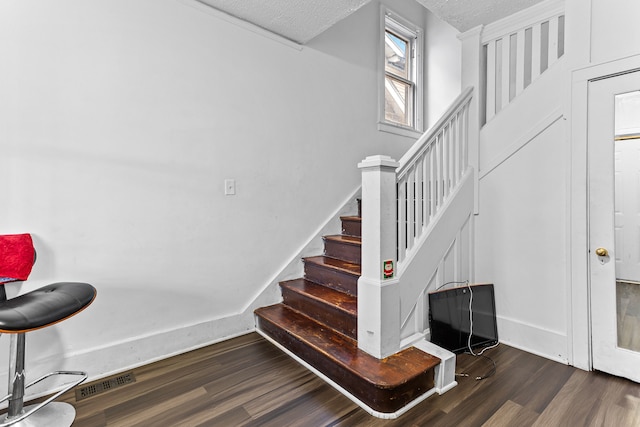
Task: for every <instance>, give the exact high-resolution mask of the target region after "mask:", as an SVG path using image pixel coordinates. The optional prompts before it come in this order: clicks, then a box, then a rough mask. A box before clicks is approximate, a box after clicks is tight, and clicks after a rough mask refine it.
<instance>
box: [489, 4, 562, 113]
mask: <svg viewBox="0 0 640 427" xmlns="http://www.w3.org/2000/svg"><path fill="white" fill-rule="evenodd" d="M564 27H565V22H564V1H563V0H547V1H544V2H541V3H538V4H536V5H535V6H533V7H530V8H528V9H525V10H523V11H522V12H518V13H516V14H514V15H511V16H509V17H507V18H504V19H502V20H500V21H497V22H494V23H492V24H489V25H487V26H485V27H484V28H482V32H481V36H480V43H481V46H482V55H481V60H482V62H483V63H484V64H485V67H484V73H483V74H484V79H483V80H484V81H483V82H482V83H481V87H482V92H483V94H484V97H483V98H484V103H483V107H484V114H482V116H483V117H482V120H481V122H482V124H484V123H487V122H488V121H490V120H491V119H492V118H493V117H494V116H495V115H496V114H497V113H499V112H500V110H502V109H503V108H505V107H506V106H507V105H508V104H509V103H510V102H512V101H513V99H514V98H515V97H516V96H517V95H519V94H520V93H521V92H522V91H523V90H524V89H525V88H527V87H528V86H529V85H530V84H531V83H532V82H533V81H535V80H536V78H538V77H539V76H540V74H542V73H544V72H545V71H546V70H547V69H548V68H549V67H551V65H553V63H555V62H556V61H557V60H558V59H559V58H560V57H562V56H563V55H564V32H565V28H564Z"/></svg>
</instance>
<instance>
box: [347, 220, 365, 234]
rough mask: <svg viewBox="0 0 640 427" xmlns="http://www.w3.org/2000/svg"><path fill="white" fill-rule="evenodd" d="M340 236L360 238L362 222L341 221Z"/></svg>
mask: <svg viewBox="0 0 640 427" xmlns="http://www.w3.org/2000/svg"><path fill="white" fill-rule="evenodd" d="M342 234H346V235H347V236H358V237H361V236H362V222H360V221H350V220H345V219H343V220H342Z"/></svg>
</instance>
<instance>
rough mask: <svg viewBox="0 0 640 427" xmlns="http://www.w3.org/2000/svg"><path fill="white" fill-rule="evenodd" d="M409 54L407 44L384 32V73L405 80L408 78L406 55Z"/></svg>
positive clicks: (401, 39)
mask: <svg viewBox="0 0 640 427" xmlns="http://www.w3.org/2000/svg"><path fill="white" fill-rule="evenodd" d="M408 52H409V42H408V41H407V40H405V39H403V38H401V37H399V36H397V35H396V34H394V33H392V32H390V31H388V30H387V31H385V33H384V56H385V65H384V68H385V71H386V72H387V73H392V74H395V75H396V76H400V77H403V78H405V79H407V80H409V79H410V76H409V66H408V63H407V53H408Z"/></svg>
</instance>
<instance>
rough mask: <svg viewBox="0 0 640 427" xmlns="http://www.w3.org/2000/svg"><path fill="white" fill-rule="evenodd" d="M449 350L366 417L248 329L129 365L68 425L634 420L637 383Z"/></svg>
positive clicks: (639, 413)
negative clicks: (441, 386) (448, 361)
mask: <svg viewBox="0 0 640 427" xmlns="http://www.w3.org/2000/svg"><path fill="white" fill-rule="evenodd" d="M485 354H486V355H487V356H489V357H491V358H492V359H493V360H494V361H495V362H496V364H497V370H496V373H495V375H493V376H491V377H489V378H487V379H485V380H481V381H476V380H475V377H476V376H482V375H484V374H486V373H488V372H489V371H490V370H491V368H492V364H491V363H490V361H489V360H487V359H484V358H474V357H472V356H468V355H461V356H459V357H458V369H457V371H458V372H460V373H462V372H466V373H468V374H469V377H460V378H458V386H457V387H455V388H454V389H452V390H451V391H449V392H447V393H446V394H444V395H442V396H438V395H434V396H431V397H429V398H428V399H427V400H425V401H424V402H422V403H421V404H419V405H417V406H416V407H415V408H413V409H412V410H410V411H408V412H407V413H406V414H404V415H402V416H401V417H400V418H399V419H396V420H381V419H378V418H374V417H371V416H370V415H368V414H367V413H366V412H365V411H363V410H362V409H360V408H359V407H358V406H356V405H355V404H354V403H352V402H351V401H350V400H349V399H347V398H346V397H344V396H342V395H341V394H340V393H338V392H337V391H335V390H334V389H333V388H332V387H330V386H329V385H327V384H326V383H324V382H323V381H322V380H321V379H319V378H317V377H316V376H315V375H313V374H312V373H310V372H308V371H307V370H306V369H305V368H303V367H301V366H300V365H299V364H298V363H296V362H295V361H293V360H292V359H290V358H289V357H288V356H286V355H285V354H283V353H282V352H281V351H280V350H279V349H277V348H276V347H274V346H273V345H272V344H271V343H269V342H267V341H265V340H264V339H263V338H262V337H260V336H259V335H257V334H255V333H252V334H248V335H245V336H242V337H239V338H235V339H232V340H229V341H225V342H222V343H219V344H216V345H213V346H210V347H206V348H203V349H200V350H196V351H192V352H190V353H187V354H184V355H181V356H176V357H173V358H170V359H166V360H163V361H160V362H157V363H153V364H150V365H147V366H144V367H141V368H138V369H135V370H134V373H135V376H136V382H135V383H132V384H128V385H124V386H122V387H119V388H114V389H113V390H110V391H107V392H104V393H102V394H97V395H95V396H92V397H89V398H86V399H83V400H80V401H79V402H76V400H75V395H74V394H71V393H68V394H67V395H65V398H64V400H66V401H67V402H70V403H72V404H73V405H74V406H75V407H76V410H77V418H76V421H75V423H74V426H76V427H85V426H86V427H99V426H127V427H132V426H154V427H155V426H163V427H164V426H277V427H282V426H385V427H386V426H448V427H449V426H517V427H526V426H568V427H572V426H615V427H624V426H640V384H635V383H633V382H630V381H627V380H624V379H621V378H616V377H612V376H609V375H606V374H603V373H599V372H584V371H581V370H579V369H575V368H572V367H569V366H565V365H562V364H559V363H555V362H552V361H549V360H547V359H544V358H541V357H538V356H535V355H532V354H529V353H525V352H523V351H520V350H516V349H514V348H511V347H508V346H506V345H500V346H499V347H497V348H495V349H492V350H489V351H487V352H486V353H485Z"/></svg>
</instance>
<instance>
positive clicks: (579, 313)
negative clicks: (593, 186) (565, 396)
mask: <svg viewBox="0 0 640 427" xmlns="http://www.w3.org/2000/svg"><path fill="white" fill-rule="evenodd" d="M633 70H640V55H634V56H630V57H626V58H622V59H618V60H615V61H607V62H603V63H599V64H594V65H591V66H588V67H585V68H581V69H577V70H574V71H573V73H572V76H571V83H572V85H571V118H572V119H571V193H570V197H571V325H570V330H571V334H570V336H571V351H572V359H573V360H572V364H573V366H576V367H578V368H581V369H586V370H591V369H593V360H592V349H591V310H590V308H589V307H590V291H589V284H588V283H589V260H588V246H589V245H588V241H589V240H588V239H589V223H588V216H589V208H588V204H587V202H588V200H587V182H588V178H589V175H588V169H587V137H588V135H587V123H588V99H589V97H588V92H589V82H590V81H593V80H599V79H603V78H608V77H613V76H616V75H619V74H624V73H627V72H631V71H633Z"/></svg>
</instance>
